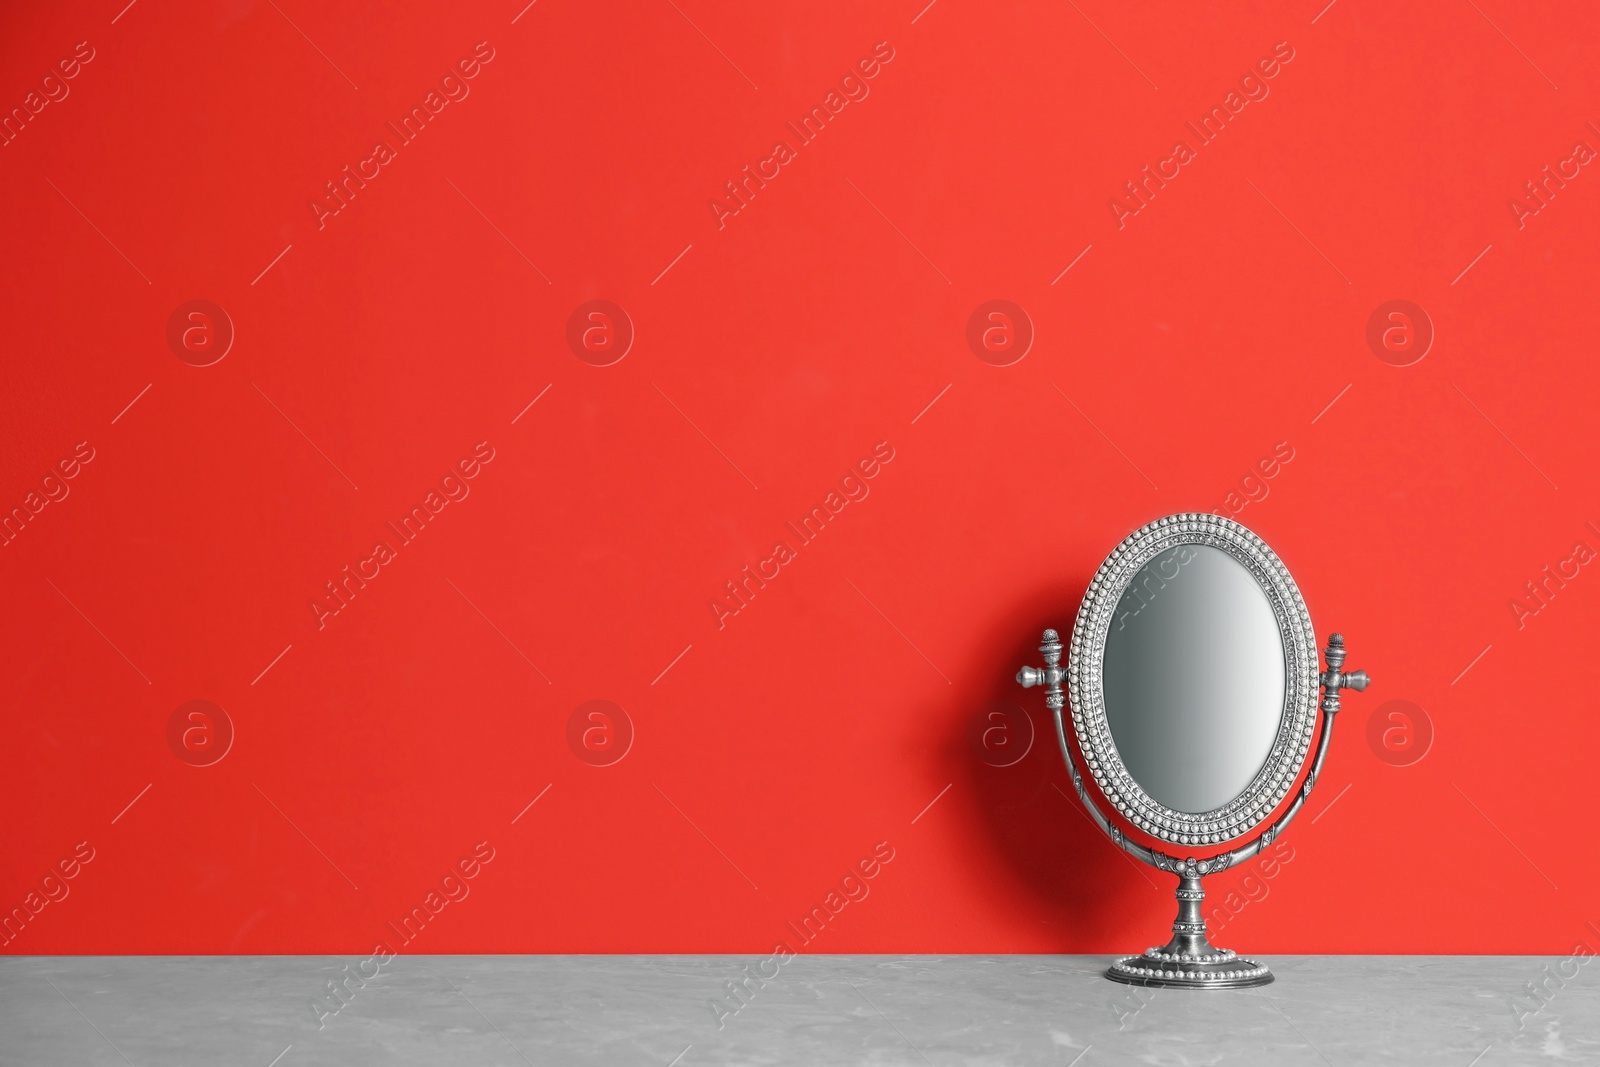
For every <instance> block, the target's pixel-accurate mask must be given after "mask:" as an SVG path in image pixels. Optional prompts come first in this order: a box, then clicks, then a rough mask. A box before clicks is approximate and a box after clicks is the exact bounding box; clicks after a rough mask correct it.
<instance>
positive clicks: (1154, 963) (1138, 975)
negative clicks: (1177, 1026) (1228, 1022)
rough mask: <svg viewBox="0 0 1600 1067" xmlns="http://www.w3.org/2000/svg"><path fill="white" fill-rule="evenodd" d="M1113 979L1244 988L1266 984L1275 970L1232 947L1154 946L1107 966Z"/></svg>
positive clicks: (1174, 985)
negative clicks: (1199, 951) (1188, 949)
mask: <svg viewBox="0 0 1600 1067" xmlns="http://www.w3.org/2000/svg"><path fill="white" fill-rule="evenodd" d="M1106 977H1107V978H1109V979H1111V980H1112V981H1113V982H1126V983H1127V984H1128V985H1143V986H1160V987H1162V988H1165V989H1245V988H1248V987H1249V986H1258V985H1266V984H1267V983H1269V982H1271V981H1272V972H1271V971H1269V970H1268V969H1267V966H1266V964H1263V963H1257V962H1256V961H1255V960H1247V959H1245V958H1244V957H1242V956H1238V955H1235V954H1234V952H1233V951H1232V950H1231V949H1225V948H1220V949H1212V951H1211V952H1210V953H1207V954H1205V955H1201V956H1190V955H1184V954H1181V953H1173V952H1169V951H1168V950H1167V948H1166V947H1162V948H1152V949H1150V950H1149V951H1147V952H1146V953H1145V954H1144V955H1143V956H1125V957H1123V958H1122V959H1120V960H1118V961H1117V962H1115V963H1113V964H1112V965H1111V966H1110V967H1109V968H1108V969H1107V970H1106Z"/></svg>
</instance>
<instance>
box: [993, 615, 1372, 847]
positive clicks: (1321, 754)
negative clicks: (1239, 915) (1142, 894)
mask: <svg viewBox="0 0 1600 1067" xmlns="http://www.w3.org/2000/svg"><path fill="white" fill-rule="evenodd" d="M1061 651H1062V645H1061V638H1060V635H1058V634H1057V633H1056V631H1054V630H1046V631H1045V632H1044V638H1043V641H1042V643H1041V644H1040V645H1039V652H1040V653H1041V654H1042V655H1043V656H1044V662H1045V666H1044V669H1043V670H1039V669H1037V668H1034V667H1024V668H1022V670H1020V671H1018V672H1017V682H1018V684H1020V685H1021V686H1022V687H1023V688H1024V689H1028V688H1032V687H1033V686H1036V685H1043V686H1045V687H1046V692H1045V698H1044V702H1045V706H1046V707H1048V708H1049V709H1050V712H1051V714H1052V715H1053V716H1054V717H1055V722H1056V738H1057V740H1059V741H1060V742H1061V756H1062V758H1063V759H1065V760H1066V763H1067V769H1068V770H1069V771H1071V772H1072V787H1073V788H1074V789H1075V790H1077V793H1078V799H1079V800H1080V801H1082V802H1083V806H1084V808H1086V809H1087V810H1088V812H1089V814H1090V815H1091V816H1092V817H1093V818H1094V821H1095V823H1096V824H1097V825H1098V826H1099V827H1100V829H1101V830H1103V831H1104V832H1105V834H1106V836H1107V837H1109V838H1111V840H1112V841H1114V842H1116V843H1117V845H1119V846H1120V847H1121V848H1122V849H1123V850H1125V851H1126V852H1128V853H1130V854H1131V855H1133V856H1135V857H1136V858H1138V859H1140V860H1143V861H1144V862H1145V863H1148V864H1150V865H1151V866H1152V867H1156V868H1159V869H1160V870H1163V871H1171V872H1172V873H1174V874H1177V875H1179V876H1180V877H1183V876H1185V875H1187V876H1189V877H1194V876H1196V875H1205V874H1214V873H1216V872H1217V871H1225V870H1227V869H1228V868H1229V867H1232V866H1234V865H1235V864H1238V863H1243V862H1244V861H1245V860H1247V859H1250V858H1252V857H1253V856H1255V855H1256V854H1257V853H1259V852H1260V851H1261V850H1262V849H1263V848H1266V847H1267V846H1268V845H1270V844H1272V842H1273V841H1274V840H1275V839H1276V838H1277V836H1278V835H1279V834H1280V833H1282V832H1283V829H1284V827H1286V826H1288V825H1289V820H1291V819H1293V818H1294V817H1295V815H1297V814H1298V813H1299V811H1300V809H1301V808H1302V807H1304V806H1305V802H1306V798H1307V797H1309V796H1310V795H1311V788H1312V786H1314V785H1316V783H1317V776H1318V775H1319V774H1321V773H1322V763H1323V761H1324V760H1325V759H1327V756H1328V739H1329V737H1330V736H1331V735H1332V734H1333V720H1334V717H1335V716H1336V715H1338V713H1339V691H1340V690H1341V689H1354V690H1355V691H1356V692H1358V693H1359V692H1360V691H1362V690H1363V689H1365V688H1366V687H1367V685H1368V684H1369V683H1370V682H1371V679H1370V678H1368V677H1367V672H1366V671H1345V670H1344V660H1345V648H1344V637H1343V635H1341V634H1333V635H1331V636H1330V637H1329V638H1328V647H1327V648H1325V649H1323V650H1322V654H1323V657H1324V658H1325V659H1326V660H1327V662H1328V669H1327V670H1326V671H1323V672H1322V674H1320V675H1319V676H1318V679H1317V680H1318V681H1319V682H1320V683H1321V685H1322V701H1321V707H1322V711H1323V718H1322V732H1321V734H1320V735H1319V736H1318V738H1317V754H1316V756H1315V758H1314V759H1313V760H1312V762H1311V770H1310V772H1309V773H1307V774H1306V780H1305V781H1304V782H1303V783H1301V786H1300V792H1299V793H1298V794H1297V795H1296V796H1295V799H1294V803H1292V804H1290V805H1289V809H1288V810H1287V811H1285V812H1284V813H1283V815H1282V816H1280V817H1279V819H1278V821H1277V822H1275V823H1273V824H1272V825H1271V826H1270V827H1268V828H1267V829H1266V830H1263V831H1262V832H1261V833H1260V834H1259V835H1258V836H1257V837H1256V838H1255V839H1254V840H1252V841H1250V842H1249V843H1248V844H1245V845H1243V846H1241V847H1239V848H1237V849H1232V850H1230V851H1228V852H1224V853H1222V854H1221V855H1219V856H1213V857H1211V858H1210V859H1204V860H1195V859H1193V858H1192V857H1191V858H1189V859H1179V858H1178V857H1176V856H1170V855H1168V854H1167V853H1165V852H1159V851H1157V850H1155V849H1152V848H1146V847H1145V846H1144V845H1141V844H1139V843H1138V842H1137V841H1133V840H1131V839H1129V837H1128V835H1127V834H1125V833H1123V832H1122V831H1121V830H1120V829H1118V828H1117V827H1116V826H1115V825H1114V824H1113V823H1112V822H1111V820H1110V819H1109V818H1107V817H1106V815H1105V813H1103V812H1102V811H1101V810H1100V806H1099V805H1098V804H1095V803H1094V802H1093V801H1091V800H1090V799H1089V791H1088V789H1087V787H1086V786H1085V785H1084V782H1083V775H1082V774H1080V773H1079V772H1078V763H1077V761H1076V760H1074V759H1073V758H1072V752H1071V749H1070V748H1069V746H1068V744H1067V730H1066V723H1065V722H1064V721H1063V719H1062V708H1063V707H1065V706H1066V694H1065V693H1063V692H1062V689H1061V683H1062V682H1064V681H1065V680H1066V677H1067V672H1066V671H1065V670H1062V669H1061Z"/></svg>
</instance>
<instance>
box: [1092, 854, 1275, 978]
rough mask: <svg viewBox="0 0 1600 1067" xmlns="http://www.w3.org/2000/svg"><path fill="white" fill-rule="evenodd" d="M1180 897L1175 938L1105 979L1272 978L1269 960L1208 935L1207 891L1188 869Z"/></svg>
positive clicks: (1116, 967)
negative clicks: (1242, 953)
mask: <svg viewBox="0 0 1600 1067" xmlns="http://www.w3.org/2000/svg"><path fill="white" fill-rule="evenodd" d="M1193 862H1194V861H1192V860H1191V861H1190V863H1193ZM1177 897H1178V918H1177V919H1176V920H1175V921H1174V922H1173V924H1172V940H1171V941H1168V942H1167V943H1166V944H1165V945H1158V946H1156V947H1155V948H1148V949H1145V952H1144V955H1142V956H1124V957H1123V958H1122V959H1120V960H1118V961H1117V962H1116V963H1113V964H1112V965H1111V967H1110V969H1109V970H1107V971H1106V977H1107V978H1109V979H1111V980H1112V981H1113V982H1125V983H1127V984H1128V985H1143V986H1161V987H1163V988H1167V989H1244V988H1246V987H1248V986H1257V985H1266V984H1267V983H1268V982H1270V981H1272V972H1271V971H1269V970H1267V967H1266V964H1263V963H1257V962H1256V961H1255V960H1247V959H1245V958H1244V957H1242V956H1239V955H1237V954H1236V953H1235V952H1234V951H1233V950H1232V949H1228V948H1217V947H1216V946H1215V945H1213V944H1212V943H1211V941H1210V940H1209V939H1208V938H1207V937H1206V920H1205V917H1204V916H1203V915H1202V914H1201V910H1200V905H1201V904H1202V903H1203V902H1204V901H1205V898H1206V893H1205V889H1204V887H1202V886H1201V884H1200V876H1199V875H1198V874H1191V873H1188V871H1187V870H1186V871H1185V873H1183V874H1180V875H1179V876H1178V892H1177Z"/></svg>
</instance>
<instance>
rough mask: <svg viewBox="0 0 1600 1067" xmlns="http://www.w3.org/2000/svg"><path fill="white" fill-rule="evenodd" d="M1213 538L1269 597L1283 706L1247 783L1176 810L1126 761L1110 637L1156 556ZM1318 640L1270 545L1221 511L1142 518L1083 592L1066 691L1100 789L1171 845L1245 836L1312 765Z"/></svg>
mask: <svg viewBox="0 0 1600 1067" xmlns="http://www.w3.org/2000/svg"><path fill="white" fill-rule="evenodd" d="M1182 545H1208V546H1210V547H1212V548H1216V549H1219V550H1221V551H1223V552H1225V553H1227V554H1228V556H1229V557H1230V558H1232V559H1233V560H1234V561H1235V562H1237V563H1239V564H1240V565H1241V566H1243V567H1244V569H1245V570H1246V571H1247V572H1249V574H1250V576H1251V577H1252V578H1253V579H1254V580H1255V582H1256V585H1257V586H1258V587H1259V588H1260V589H1261V591H1262V592H1263V593H1264V594H1265V595H1266V598H1267V601H1268V603H1269V604H1270V605H1271V607H1272V614H1273V618H1274V619H1275V620H1276V621H1277V624H1278V634H1279V636H1280V637H1281V638H1282V642H1283V651H1284V707H1283V713H1282V715H1281V717H1280V719H1279V723H1278V732H1277V735H1276V736H1275V737H1274V739H1273V744H1272V751H1271V752H1270V753H1269V754H1268V756H1267V759H1266V762H1265V763H1263V764H1262V766H1261V769H1260V770H1259V771H1257V772H1256V775H1255V777H1254V778H1253V779H1252V780H1251V782H1250V784H1249V785H1248V786H1246V787H1245V789H1244V791H1243V792H1242V793H1240V794H1239V795H1238V796H1236V797H1235V798H1233V799H1232V800H1231V801H1229V802H1228V803H1227V804H1224V805H1223V806H1221V807H1219V808H1214V809H1212V810H1211V811H1207V812H1200V813H1191V812H1183V811H1176V810H1174V809H1172V808H1169V807H1166V806H1165V805H1163V804H1161V803H1159V802H1158V801H1156V800H1155V799H1154V798H1153V797H1151V796H1150V794H1149V793H1147V792H1146V791H1145V790H1144V789H1143V788H1142V787H1141V786H1140V785H1139V784H1138V782H1136V781H1135V780H1134V778H1133V776H1132V775H1131V774H1129V773H1128V770H1127V768H1126V767H1125V766H1124V765H1123V762H1122V757H1121V755H1120V754H1119V753H1118V752H1117V747H1116V744H1115V742H1114V741H1113V740H1112V737H1111V729H1110V726H1109V724H1108V723H1107V721H1106V709H1105V689H1104V679H1103V671H1104V666H1105V651H1106V641H1107V639H1108V637H1109V635H1110V632H1111V625H1112V623H1113V622H1114V621H1115V619H1116V614H1117V606H1118V604H1119V603H1120V601H1121V600H1122V596H1123V593H1124V592H1126V590H1127V588H1128V585H1129V583H1130V582H1132V581H1133V580H1134V578H1136V577H1137V576H1138V574H1139V572H1140V570H1141V569H1142V568H1143V567H1144V566H1145V564H1147V563H1149V562H1150V561H1151V560H1152V559H1154V558H1155V557H1156V556H1158V555H1160V554H1161V553H1163V552H1166V551H1168V550H1170V549H1174V548H1178V547H1180V546H1182ZM1318 667H1319V663H1318V657H1317V648H1316V638H1315V634H1314V631H1313V630H1312V628H1311V616H1310V614H1309V613H1308V612H1307V610H1306V604H1305V600H1304V598H1302V597H1301V595H1300V590H1299V588H1298V587H1297V586H1296V585H1295V583H1294V579H1293V578H1292V577H1290V575H1289V570H1288V568H1287V567H1285V566H1284V564H1283V561H1282V560H1280V559H1279V558H1278V556H1277V554H1276V553H1275V552H1273V551H1272V549H1271V548H1269V547H1268V546H1267V543H1266V542H1265V541H1263V540H1261V538H1259V537H1257V536H1256V535H1255V534H1254V533H1252V532H1250V530H1248V529H1246V528H1245V527H1244V526H1241V525H1240V524H1239V523H1237V522H1234V521H1233V520H1232V519H1227V518H1223V517H1222V516H1220V515H1212V514H1206V513H1199V512H1187V513H1183V514H1178V515H1169V516H1167V517H1166V518H1163V519H1158V520H1156V521H1155V522H1152V523H1150V524H1148V525H1146V526H1142V527H1140V528H1139V529H1137V530H1135V531H1134V532H1133V533H1131V534H1129V535H1128V536H1127V537H1126V538H1124V539H1123V541H1122V543H1121V544H1119V545H1117V547H1116V548H1114V549H1113V550H1112V551H1111V554H1110V555H1109V556H1107V557H1106V559H1105V562H1104V563H1102V564H1101V565H1100V569H1099V570H1098V571H1097V572H1096V573H1095V576H1094V579H1093V580H1092V581H1091V582H1090V583H1089V588H1088V590H1087V591H1086V592H1085V593H1084V596H1083V604H1082V606H1081V607H1080V608H1079V609H1078V619H1077V624H1076V625H1075V626H1074V627H1073V630H1072V644H1071V649H1070V654H1069V656H1068V659H1067V672H1066V673H1067V679H1066V680H1067V693H1068V700H1069V703H1070V705H1071V708H1072V725H1073V729H1074V732H1075V733H1076V735H1077V738H1078V748H1079V751H1080V752H1082V753H1083V756H1084V762H1085V763H1086V764H1087V766H1088V768H1089V772H1090V774H1091V775H1092V776H1093V777H1094V781H1095V784H1096V785H1097V786H1099V788H1100V792H1101V794H1102V795H1103V796H1104V797H1105V798H1106V799H1107V800H1108V801H1110V803H1111V804H1112V806H1113V807H1115V808H1116V810H1117V811H1118V812H1119V813H1121V814H1122V816H1123V817H1124V818H1126V819H1127V820H1128V821H1129V822H1131V823H1132V824H1133V825H1135V826H1137V827H1138V828H1139V829H1141V830H1143V831H1144V832H1145V833H1148V834H1150V835H1151V836H1152V837H1155V838H1158V839H1160V840H1162V841H1167V842H1170V843H1172V844H1181V845H1212V844H1223V843H1225V842H1228V841H1232V840H1235V839H1237V838H1240V837H1243V836H1246V835H1248V834H1249V833H1250V832H1251V831H1253V830H1255V829H1256V828H1257V827H1259V826H1260V825H1262V824H1263V823H1265V822H1266V821H1267V820H1268V819H1269V818H1270V817H1271V816H1272V813H1273V812H1274V811H1275V810H1276V809H1277V807H1278V805H1279V804H1281V803H1282V802H1283V801H1284V799H1285V798H1286V797H1287V796H1288V795H1289V791H1290V790H1291V789H1292V788H1293V787H1294V783H1295V780H1296V779H1297V778H1298V777H1299V775H1300V771H1301V769H1302V768H1304V767H1305V765H1306V758H1307V755H1308V753H1309V751H1310V747H1311V738H1312V733H1313V732H1314V730H1315V727H1316V723H1317V695H1318V687H1319V672H1318Z"/></svg>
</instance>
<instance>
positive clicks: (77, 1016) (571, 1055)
mask: <svg viewBox="0 0 1600 1067" xmlns="http://www.w3.org/2000/svg"><path fill="white" fill-rule="evenodd" d="M1107 962H1108V959H1107V958H1104V957H1098V956H1096V957H1089V956H822V955H816V956H812V955H806V956H797V957H792V958H789V959H787V960H783V961H779V960H777V959H773V958H770V957H761V956H400V957H395V958H392V959H389V960H387V961H384V962H383V963H381V964H380V963H379V962H377V961H373V960H363V959H360V958H355V957H350V958H344V957H337V958H336V957H326V956H251V957H242V956H200V957H166V956H163V957H149V956H118V957H104V956H92V957H81V956H80V957H49V956H38V957H6V958H3V959H0V1063H4V1064H29V1065H33V1064H56V1063H73V1064H118V1065H129V1064H131V1065H134V1067H146V1065H151V1067H154V1065H157V1064H159V1065H163V1067H165V1065H172V1064H206V1065H208V1067H212V1065H218V1064H242V1065H246V1067H301V1065H304V1064H340V1065H342V1067H361V1065H366V1064H413V1063H414V1064H452V1065H468V1064H506V1065H513V1067H516V1065H524V1064H527V1065H532V1064H538V1065H543V1064H591V1063H592V1064H606V1065H608V1067H610V1065H616V1064H646V1065H655V1067H668V1065H675V1067H695V1065H698V1064H708V1063H719V1064H722V1063H732V1064H769V1063H774V1064H775V1063H795V1064H832V1063H838V1064H914V1065H926V1067H932V1065H938V1067H943V1065H946V1064H949V1065H957V1064H960V1065H974V1064H1053V1065H1059V1067H1098V1065H1103V1064H1132V1063H1139V1064H1156V1065H1171V1067H1178V1065H1187V1064H1223V1063H1227V1064H1258V1063H1259V1064H1274V1065H1277V1064H1290V1065H1292V1064H1315V1065H1317V1067H1344V1065H1345V1064H1365V1063H1384V1062H1393V1063H1405V1064H1411V1065H1419V1064H1445V1065H1449V1067H1498V1065H1501V1064H1506V1063H1517V1062H1529V1063H1531V1062H1541V1063H1550V1062H1563V1061H1565V1062H1576V1063H1585V1062H1586V1063H1600V966H1595V967H1591V966H1589V965H1588V964H1589V961H1588V960H1587V959H1584V960H1571V959H1567V960H1563V959H1546V958H1543V957H1526V956H1494V957H1482V956H1477V957H1472V956H1448V957H1445V956H1277V957H1270V958H1268V959H1266V960H1265V961H1264V962H1267V963H1268V964H1269V965H1270V966H1271V967H1272V969H1273V971H1274V972H1275V974H1276V975H1277V981H1276V982H1274V983H1273V984H1271V985H1268V986H1264V987H1261V988H1258V989H1248V990H1237V991H1224V990H1194V991H1191V990H1162V989H1155V990H1150V989H1142V988H1137V987H1133V986H1125V985H1119V984H1116V983H1113V982H1109V981H1107V980H1106V979H1105V978H1104V977H1102V971H1103V969H1104V967H1105V965H1106V963H1107ZM363 974H365V975H369V976H372V977H370V978H366V979H363V978H362V977H361V976H362V975H363ZM763 975H765V976H767V977H763ZM747 976H748V977H747ZM340 980H343V981H344V988H343V996H342V998H341V999H335V998H334V997H333V994H331V993H330V992H329V985H328V983H330V982H337V981H340ZM740 982H744V983H745V984H744V986H743V990H744V992H743V995H742V997H740V998H738V999H735V997H734V996H733V994H731V993H730V988H732V986H733V985H737V984H738V983H740ZM1534 990H1537V991H1538V994H1537V996H1535V994H1534V992H1533V991H1534ZM319 1000H320V1001H321V1007H320V1008H319V1007H317V1006H315V1005H316V1003H317V1002H318V1001H319ZM335 1008H337V1009H338V1010H337V1011H335V1010H334V1009H335Z"/></svg>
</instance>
